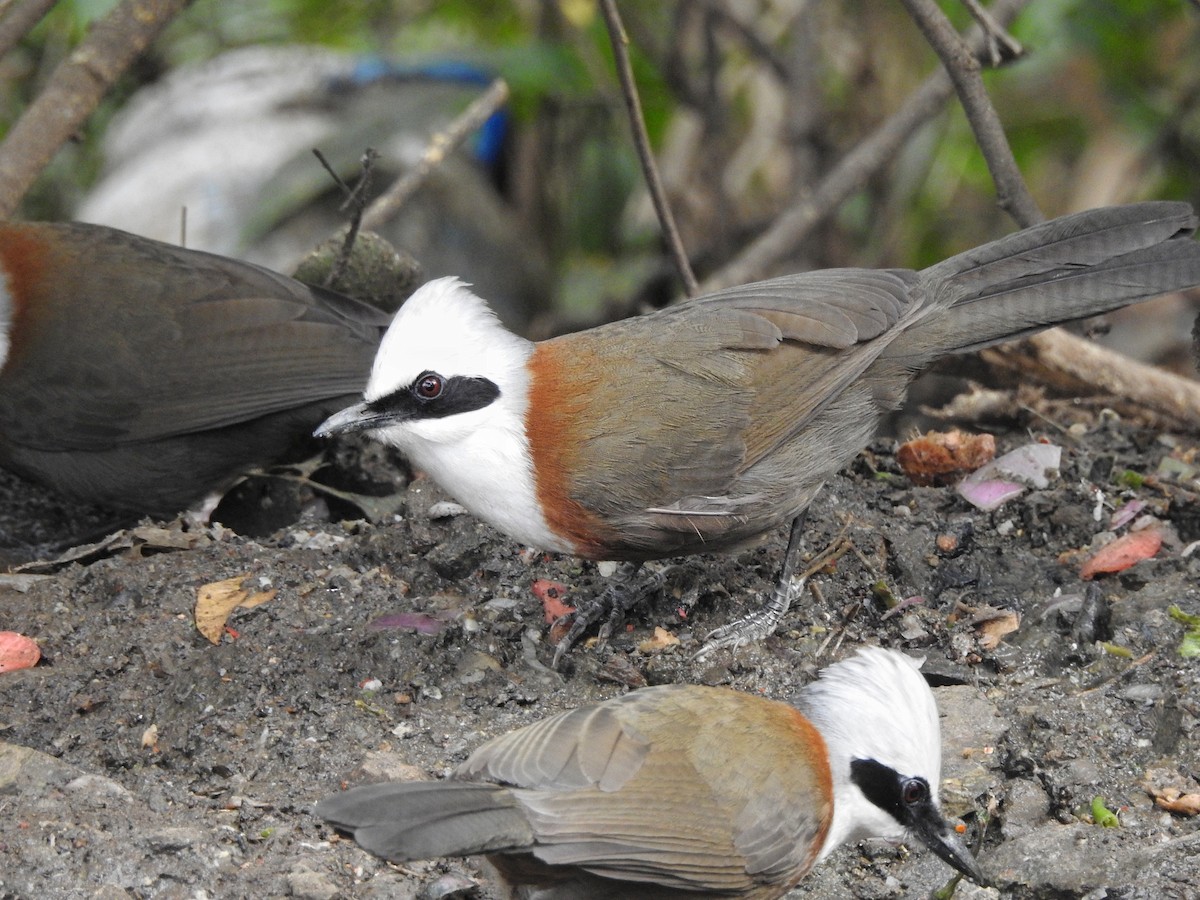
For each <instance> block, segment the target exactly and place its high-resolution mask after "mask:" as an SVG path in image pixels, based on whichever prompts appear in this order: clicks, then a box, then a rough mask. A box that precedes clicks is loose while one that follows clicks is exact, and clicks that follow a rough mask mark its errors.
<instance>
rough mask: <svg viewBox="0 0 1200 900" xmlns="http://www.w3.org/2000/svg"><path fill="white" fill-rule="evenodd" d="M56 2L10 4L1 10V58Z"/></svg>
mask: <svg viewBox="0 0 1200 900" xmlns="http://www.w3.org/2000/svg"><path fill="white" fill-rule="evenodd" d="M54 3H55V0H24V2H16V0H14V2H10V3H8V4H5V7H4V9H3V10H0V16H3V19H0V56H4V55H5V54H6V53H8V51H9V50H11V49H12V48H13V47H15V46H17V42H18V41H19V40H21V38H23V37H25V35H27V34H28V33H29V32H30V30H31V29H32V28H33V26H34V25H36V24H37V23H38V22H40V21H42V17H43V16H45V15H46V13H48V12H49V11H50V7H52V6H53V5H54Z"/></svg>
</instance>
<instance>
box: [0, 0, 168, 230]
mask: <svg viewBox="0 0 1200 900" xmlns="http://www.w3.org/2000/svg"><path fill="white" fill-rule="evenodd" d="M188 3H189V0H123V2H122V3H120V4H119V5H118V6H117V7H115V8H114V9H113V10H112V11H111V12H110V13H109V14H108V15H106V16H105V17H104V18H103V19H101V20H100V21H98V22H97V23H96V24H95V26H94V27H93V28H92V30H91V33H89V34H88V36H87V37H86V38H84V39H83V41H82V42H81V43H80V44H79V46H78V47H76V48H75V50H74V51H73V52H72V53H71V55H70V56H69V57H67V59H65V60H64V61H63V62H62V63H61V64H60V65H59V66H58V68H57V69H55V70H54V74H53V75H51V76H50V80H49V82H48V83H47V85H46V88H45V90H43V91H42V93H41V94H40V95H38V98H37V99H36V100H35V101H34V102H33V103H32V104H31V105H30V106H29V108H28V109H27V110H26V111H25V114H24V115H22V116H21V118H20V119H19V120H18V121H17V123H16V124H15V125H13V127H12V130H11V131H9V133H8V137H7V138H6V139H5V141H4V143H3V144H0V218H8V217H10V216H12V215H13V213H15V212H16V210H17V207H18V205H19V204H20V202H21V198H22V197H24V196H25V192H26V191H28V190H29V187H30V185H32V184H33V182H34V181H35V180H36V179H37V177H38V175H39V174H40V173H41V171H42V169H44V168H45V167H46V164H47V163H49V162H50V160H51V159H52V158H53V157H54V154H55V153H56V152H57V151H58V149H59V147H61V146H62V145H63V144H64V143H65V142H66V141H67V140H69V139H70V138H71V136H72V135H74V134H75V132H76V131H77V130H78V129H79V127H80V126H81V125H82V124H83V123H84V122H85V121H86V120H87V117H88V116H90V115H91V114H92V112H93V111H94V110H95V109H96V106H97V105H98V104H99V103H100V100H101V99H102V98H103V97H104V94H105V92H106V91H107V90H108V89H109V88H110V87H111V86H112V84H113V82H115V81H116V80H117V78H119V77H120V75H121V73H122V72H124V71H125V69H126V68H128V67H129V65H130V64H131V63H132V62H133V61H134V60H135V59H137V58H138V57H139V56H140V55H141V54H142V52H143V51H145V49H146V48H147V47H148V46H149V45H150V42H151V41H153V40H154V38H155V37H157V36H158V34H159V32H161V31H162V30H163V28H165V27H166V26H167V25H168V24H169V23H170V22H171V20H172V19H174V18H175V16H177V15H178V14H179V13H180V12H181V11H182V10H183V9H184V8H185V7H186V6H187V5H188Z"/></svg>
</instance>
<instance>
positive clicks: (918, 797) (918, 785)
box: [901, 778, 929, 806]
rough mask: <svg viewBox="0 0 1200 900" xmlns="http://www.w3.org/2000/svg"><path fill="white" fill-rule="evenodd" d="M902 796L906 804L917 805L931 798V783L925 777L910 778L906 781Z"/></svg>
mask: <svg viewBox="0 0 1200 900" xmlns="http://www.w3.org/2000/svg"><path fill="white" fill-rule="evenodd" d="M901 790H902V794H901V796H902V797H903V799H904V803H905V805H906V806H915V805H916V804H918V803H924V802H925V801H926V800H928V799H929V785H927V784H926V783H925V779H923V778H910V779H909V780H908V781H906V782H904V786H903V788H902V789H901Z"/></svg>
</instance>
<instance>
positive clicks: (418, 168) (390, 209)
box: [362, 78, 508, 231]
mask: <svg viewBox="0 0 1200 900" xmlns="http://www.w3.org/2000/svg"><path fill="white" fill-rule="evenodd" d="M507 100H508V85H507V84H506V83H505V81H504V79H502V78H497V79H496V80H495V81H493V82H492V83H491V85H490V86H489V87H488V89H487V90H486V91H484V92H483V93H482V94H480V95H479V96H478V97H477V98H475V100H473V101H472V102H471V105H470V106H468V107H467V108H466V109H464V110H463V111H462V112H461V113H459V114H458V116H457V117H456V118H455V119H454V121H453V122H451V123H450V124H449V125H448V126H447V127H446V128H445V129H444V130H442V131H438V132H435V133H434V134H432V135H430V137H429V145H428V146H427V147H426V148H425V153H424V154H423V155H422V156H421V159H420V161H419V162H418V163H417V164H416V165H415V166H414V167H413V168H412V169H411V170H409V171H408V172H405V173H404V174H403V175H402V176H400V177H399V178H398V179H396V181H395V182H393V184H392V186H391V187H389V188H388V189H387V190H386V191H384V192H383V193H382V194H380V195H379V197H377V198H376V199H375V202H373V203H372V204H371V205H370V206H369V207H368V208H367V211H366V213H365V214H364V215H363V218H362V227H363V228H364V229H365V230H367V231H377V230H378V229H379V228H380V226H382V225H383V224H384V223H386V222H389V221H391V219H393V218H394V217H395V216H396V213H398V212H399V211H400V209H401V207H403V206H404V204H405V203H406V202H407V201H408V198H409V197H411V196H412V195H413V194H415V193H416V192H417V188H419V187H420V186H421V185H422V184H424V183H425V181H426V179H428V178H429V175H430V174H431V173H432V172H433V170H434V169H436V168H437V167H438V166H439V165H441V163H442V161H443V160H444V159H445V158H446V157H447V156H449V155H450V153H451V152H453V151H454V149H455V148H457V147H458V146H459V145H460V144H461V143H462V142H463V141H464V140H466V139H467V136H468V135H469V134H471V133H472V132H473V131H475V129H477V128H478V127H479V126H480V125H482V124H483V123H484V122H486V121H487V120H488V118H489V117H490V116H491V115H492V113H494V112H495V111H496V110H497V109H499V108H500V107H501V106H503V105H504V103H505V101H507Z"/></svg>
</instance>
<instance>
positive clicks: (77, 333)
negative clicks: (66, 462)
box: [0, 226, 387, 450]
mask: <svg viewBox="0 0 1200 900" xmlns="http://www.w3.org/2000/svg"><path fill="white" fill-rule="evenodd" d="M60 227H63V228H70V227H72V226H60ZM74 227H76V228H78V227H81V226H74ZM84 234H85V236H86V238H87V243H86V244H85V245H84V246H83V247H82V249H81V250H80V253H79V256H78V258H77V259H76V260H75V261H74V262H73V263H72V265H71V267H70V269H69V270H66V267H65V266H63V267H62V268H63V269H64V271H60V272H58V273H57V274H56V276H55V278H56V281H57V285H58V290H57V291H56V292H53V293H51V294H49V295H44V296H40V297H38V298H37V306H38V307H39V312H38V318H39V324H42V325H46V327H44V328H40V329H39V334H40V338H39V339H40V340H41V341H42V342H43V347H44V348H53V350H46V349H43V351H42V352H40V353H38V354H37V357H38V365H37V366H36V367H33V366H24V365H22V362H23V359H22V357H21V356H19V355H15V354H14V357H15V358H14V359H13V360H11V362H12V365H10V366H9V367H8V368H7V369H6V371H5V373H4V378H5V380H6V381H8V383H9V384H10V385H13V386H14V390H12V391H11V392H10V393H11V395H12V396H23V397H36V398H38V399H37V401H36V402H37V405H38V406H39V407H40V408H38V409H8V408H0V417H2V418H3V419H4V421H6V422H7V423H11V425H10V426H9V427H8V428H7V429H6V437H7V439H8V440H10V441H11V442H12V443H14V444H22V445H25V446H30V447H40V448H44V449H55V450H77V449H87V450H91V449H100V448H108V447H113V446H117V445H120V444H122V443H127V442H141V441H150V440H155V439H160V438H166V437H172V436H175V435H180V434H187V433H192V432H196V431H203V430H207V429H212V428H219V427H221V426H224V425H230V424H234V423H237V422H241V421H246V420H249V419H254V418H257V417H259V416H262V415H267V414H270V413H273V412H279V411H282V410H286V409H290V408H293V407H298V406H303V405H305V404H308V403H312V402H314V401H319V400H321V399H325V398H332V397H338V396H343V395H352V394H356V393H358V392H360V391H361V389H362V386H363V384H364V383H365V382H366V378H367V376H368V374H369V371H370V366H371V361H372V359H373V356H374V353H375V349H376V347H377V346H378V339H379V336H380V334H381V330H382V328H384V327H386V324H387V317H386V316H385V315H384V314H382V313H380V312H378V311H377V310H374V309H373V308H371V307H369V306H367V305H365V304H360V303H358V302H356V301H353V300H350V299H348V298H343V297H340V296H338V295H334V294H331V293H329V292H325V291H321V290H319V289H311V288H308V287H306V286H304V285H301V284H300V283H299V282H296V281H294V280H292V279H288V278H284V277H283V276H280V275H277V274H276V273H273V272H270V271H268V270H266V269H260V268H258V267H255V266H250V265H248V264H242V263H237V262H235V261H232V260H227V259H224V258H222V257H218V256H213V255H210V254H205V253H198V252H193V251H185V250H181V249H178V248H173V247H170V246H168V245H165V244H159V243H156V242H151V241H138V242H137V243H136V244H134V245H133V246H130V245H128V244H126V243H124V242H123V241H122V240H118V238H117V237H114V235H115V236H118V237H120V238H124V237H127V236H124V235H121V233H119V232H111V233H110V232H108V231H106V230H103V229H99V230H97V229H88V230H87V231H85V232H84ZM51 262H53V261H51ZM73 290H74V291H77V292H79V293H80V294H83V295H85V296H92V297H95V298H96V301H95V302H93V303H91V304H79V303H71V302H68V301H65V300H56V298H59V297H64V298H65V297H67V296H69V295H70V294H71V292H72V291H73ZM107 296H114V297H118V296H119V297H122V298H134V300H135V301H136V302H122V303H119V304H108V303H105V302H104V298H105V297H107ZM56 302H61V303H63V307H62V309H61V310H58V311H56V310H55V308H54V304H55V303H56ZM47 323H49V324H47ZM122 332H124V333H129V334H136V335H138V340H137V342H136V346H137V347H138V348H139V350H136V351H135V350H134V349H132V347H131V346H130V345H129V344H127V343H124V342H122V341H119V340H113V339H111V337H110V336H113V335H119V334H120V333H122ZM97 342H99V346H97ZM146 348H149V349H146ZM89 359H98V360H99V362H98V363H97V364H96V365H94V366H93V367H92V368H91V369H88V368H86V367H85V365H84V361H86V360H89ZM23 380H24V381H29V382H30V384H29V385H25V384H23ZM33 382H36V385H35V384H33ZM35 387H36V390H35V389H34V388H35ZM4 402H5V400H4V398H3V397H0V404H3V403H4ZM60 406H69V407H70V408H71V409H72V410H73V413H72V416H71V422H70V425H71V427H70V428H69V429H67V428H64V422H63V421H61V420H58V419H56V418H55V410H56V409H58V408H59V407H60Z"/></svg>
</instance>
